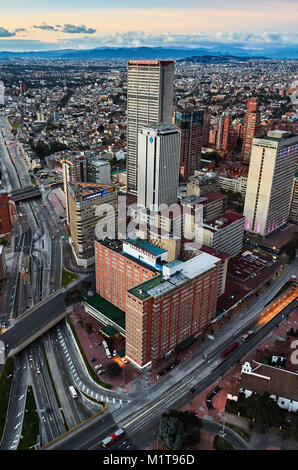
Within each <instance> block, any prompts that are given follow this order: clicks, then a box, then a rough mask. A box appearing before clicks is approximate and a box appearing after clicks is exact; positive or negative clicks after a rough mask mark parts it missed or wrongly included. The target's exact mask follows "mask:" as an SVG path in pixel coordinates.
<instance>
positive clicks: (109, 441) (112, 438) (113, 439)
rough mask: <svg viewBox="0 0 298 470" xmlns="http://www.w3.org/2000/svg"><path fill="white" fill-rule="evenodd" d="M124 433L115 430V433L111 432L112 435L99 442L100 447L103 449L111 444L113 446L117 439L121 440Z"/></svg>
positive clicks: (121, 430) (120, 430) (122, 430)
mask: <svg viewBox="0 0 298 470" xmlns="http://www.w3.org/2000/svg"><path fill="white" fill-rule="evenodd" d="M124 433H125V431H124V429H117V431H115V432H113V434H110V435H109V436H108V437H106V438H105V439H103V440H102V441H101V445H102V446H103V447H109V446H111V445H112V444H114V443H115V442H116V441H118V439H121V437H122V436H123V434H124Z"/></svg>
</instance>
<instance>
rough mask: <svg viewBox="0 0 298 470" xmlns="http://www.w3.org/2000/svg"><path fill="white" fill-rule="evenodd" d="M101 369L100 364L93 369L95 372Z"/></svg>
mask: <svg viewBox="0 0 298 470" xmlns="http://www.w3.org/2000/svg"><path fill="white" fill-rule="evenodd" d="M101 368H102V364H97V366H95V367H94V369H95V370H98V369H101Z"/></svg>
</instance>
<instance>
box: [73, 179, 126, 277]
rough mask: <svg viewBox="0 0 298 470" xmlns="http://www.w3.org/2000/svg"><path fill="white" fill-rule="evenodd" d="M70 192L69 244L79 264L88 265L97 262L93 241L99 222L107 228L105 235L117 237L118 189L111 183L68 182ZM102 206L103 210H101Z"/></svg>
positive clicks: (96, 235) (96, 236) (95, 237)
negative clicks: (107, 206) (95, 260)
mask: <svg viewBox="0 0 298 470" xmlns="http://www.w3.org/2000/svg"><path fill="white" fill-rule="evenodd" d="M67 192H68V197H67V203H68V212H69V216H70V225H69V228H70V244H71V247H72V251H73V254H74V256H75V259H76V262H77V264H78V265H79V266H83V267H85V268H86V267H88V266H90V265H92V264H93V263H94V242H95V240H96V239H97V238H98V236H99V232H98V231H96V228H97V224H98V223H100V224H101V226H102V230H104V229H106V230H107V232H106V235H102V236H103V237H104V236H106V237H110V236H111V237H112V238H115V237H116V236H117V232H116V228H117V190H116V187H115V186H112V185H99V184H94V183H69V184H68V185H67ZM106 204H109V206H110V208H112V210H109V208H106V207H105V205H106ZM101 205H102V206H103V213H98V210H99V206H101ZM103 224H104V226H103Z"/></svg>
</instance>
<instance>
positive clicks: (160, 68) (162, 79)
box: [127, 60, 175, 190]
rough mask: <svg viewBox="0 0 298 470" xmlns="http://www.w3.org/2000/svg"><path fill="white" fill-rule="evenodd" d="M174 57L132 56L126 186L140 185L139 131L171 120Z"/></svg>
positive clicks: (129, 82) (134, 186)
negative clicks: (171, 58)
mask: <svg viewBox="0 0 298 470" xmlns="http://www.w3.org/2000/svg"><path fill="white" fill-rule="evenodd" d="M174 71H175V65H174V61H172V60H129V62H128V67H127V186H128V188H129V189H135V190H136V189H137V183H138V134H139V132H140V131H141V129H142V128H143V127H144V126H148V125H152V124H158V123H160V122H165V123H172V114H173V87H174Z"/></svg>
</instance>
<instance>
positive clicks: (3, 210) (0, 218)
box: [0, 193, 11, 235]
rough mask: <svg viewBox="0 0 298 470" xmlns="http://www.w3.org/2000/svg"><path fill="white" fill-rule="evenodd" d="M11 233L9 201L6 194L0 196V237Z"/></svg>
mask: <svg viewBox="0 0 298 470" xmlns="http://www.w3.org/2000/svg"><path fill="white" fill-rule="evenodd" d="M10 232H11V220H10V210H9V199H8V196H7V194H4V193H3V194H0V235H7V234H9V233H10Z"/></svg>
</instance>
